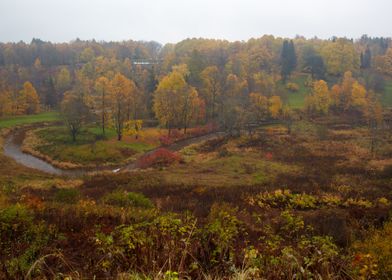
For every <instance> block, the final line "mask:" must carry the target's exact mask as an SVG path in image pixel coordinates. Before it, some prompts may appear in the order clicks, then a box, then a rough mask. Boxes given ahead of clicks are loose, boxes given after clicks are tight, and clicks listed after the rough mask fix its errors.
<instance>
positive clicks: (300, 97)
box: [278, 74, 308, 109]
mask: <svg viewBox="0 0 392 280" xmlns="http://www.w3.org/2000/svg"><path fill="white" fill-rule="evenodd" d="M307 78H308V76H307V75H306V74H297V75H295V76H293V77H292V78H291V79H290V80H289V81H288V82H290V83H296V84H297V85H298V86H299V89H298V91H296V92H292V91H290V90H288V89H287V88H286V84H282V83H278V90H279V92H281V93H283V95H282V96H283V99H284V100H285V102H286V103H287V104H288V105H289V106H290V107H291V108H293V109H302V108H303V107H304V105H305V97H306V96H307V95H308V88H307V87H306V86H305V82H306V80H307Z"/></svg>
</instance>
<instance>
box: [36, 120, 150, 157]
mask: <svg viewBox="0 0 392 280" xmlns="http://www.w3.org/2000/svg"><path fill="white" fill-rule="evenodd" d="M37 135H38V136H39V138H42V139H43V140H44V141H45V143H46V144H44V145H41V146H38V147H36V148H37V149H38V150H39V151H40V152H41V153H43V154H45V155H48V156H50V157H51V158H53V159H54V160H57V161H65V162H72V163H78V164H104V163H111V164H118V163H121V162H123V161H124V160H127V159H129V158H130V157H132V156H133V155H135V154H137V153H142V152H145V151H148V150H151V149H153V148H154V146H152V145H150V144H147V143H143V142H132V143H127V142H123V141H113V139H114V138H115V132H114V130H111V129H107V130H106V136H105V137H103V136H102V134H101V130H100V128H96V127H88V128H85V129H83V130H82V131H81V133H80V134H79V135H78V136H77V137H76V141H75V142H73V141H72V140H71V137H70V135H69V133H68V130H67V128H65V127H62V126H55V127H50V128H45V129H40V130H38V131H37Z"/></svg>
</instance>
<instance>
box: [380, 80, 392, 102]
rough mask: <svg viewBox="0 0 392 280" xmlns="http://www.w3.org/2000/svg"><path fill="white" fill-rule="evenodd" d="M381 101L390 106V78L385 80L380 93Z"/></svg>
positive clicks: (391, 94)
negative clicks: (383, 87)
mask: <svg viewBox="0 0 392 280" xmlns="http://www.w3.org/2000/svg"><path fill="white" fill-rule="evenodd" d="M381 103H382V104H383V105H384V106H386V107H392V80H391V79H388V80H386V83H385V89H384V93H383V94H382V95H381Z"/></svg>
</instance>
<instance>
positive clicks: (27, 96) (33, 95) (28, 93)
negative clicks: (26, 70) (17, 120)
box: [20, 81, 40, 115]
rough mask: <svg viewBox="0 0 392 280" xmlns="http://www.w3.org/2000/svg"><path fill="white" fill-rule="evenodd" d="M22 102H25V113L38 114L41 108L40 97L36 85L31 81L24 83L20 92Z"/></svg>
mask: <svg viewBox="0 0 392 280" xmlns="http://www.w3.org/2000/svg"><path fill="white" fill-rule="evenodd" d="M20 98H21V99H22V101H21V103H22V104H23V105H22V107H24V112H23V113H25V114H29V115H30V114H36V113H38V112H39V109H40V99H39V96H38V94H37V91H36V90H35V88H34V86H33V85H32V84H31V83H30V82H29V81H27V82H25V83H24V84H23V89H22V90H21V92H20Z"/></svg>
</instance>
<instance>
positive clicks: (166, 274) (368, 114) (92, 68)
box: [0, 35, 392, 280]
mask: <svg viewBox="0 0 392 280" xmlns="http://www.w3.org/2000/svg"><path fill="white" fill-rule="evenodd" d="M0 147H1V151H0V238H1V241H0V279H135V280H136V279H173V280H175V279H391V277H392V245H391V244H392V235H391V233H392V222H391V221H390V213H391V209H392V208H391V207H392V204H391V203H392V185H391V183H392V39H391V38H387V37H371V36H367V35H363V36H362V37H360V38H357V39H349V38H342V37H332V38H330V39H319V38H317V37H314V38H305V37H302V36H296V37H294V38H281V37H275V36H272V35H264V36H262V37H259V38H252V39H249V40H246V41H226V40H218V39H203V38H189V39H185V40H182V41H180V42H178V43H175V44H172V43H167V44H164V45H162V44H160V43H157V42H155V41H133V40H127V41H118V42H114V41H110V42H107V41H96V40H89V41H85V40H80V39H76V40H74V41H71V42H69V43H52V42H49V41H43V40H40V39H33V40H32V41H31V42H30V43H25V42H23V41H20V42H18V43H0Z"/></svg>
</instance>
